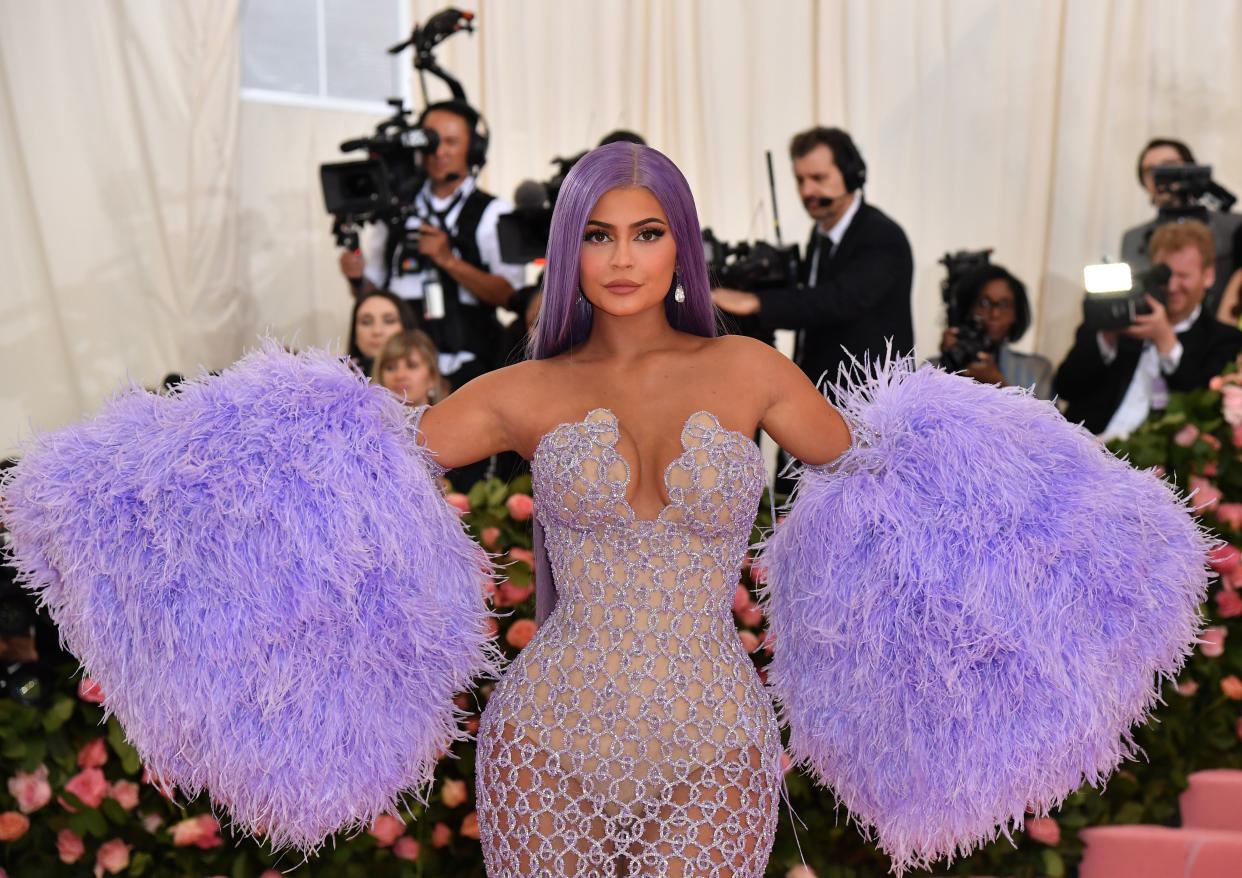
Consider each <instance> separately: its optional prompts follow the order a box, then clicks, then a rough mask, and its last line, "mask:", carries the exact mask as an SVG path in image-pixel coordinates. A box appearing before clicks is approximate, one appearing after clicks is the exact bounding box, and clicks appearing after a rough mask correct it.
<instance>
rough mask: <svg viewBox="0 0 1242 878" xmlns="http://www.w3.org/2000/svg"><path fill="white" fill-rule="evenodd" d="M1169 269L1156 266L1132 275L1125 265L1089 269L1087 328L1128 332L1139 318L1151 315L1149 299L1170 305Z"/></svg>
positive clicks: (1085, 302)
mask: <svg viewBox="0 0 1242 878" xmlns="http://www.w3.org/2000/svg"><path fill="white" fill-rule="evenodd" d="M1172 274H1173V273H1172V272H1171V271H1170V270H1169V267H1168V266H1167V265H1164V264H1160V265H1153V266H1152V267H1151V268H1149V269H1147V270H1146V271H1143V272H1139V273H1138V274H1136V275H1132V273H1131V270H1130V266H1129V265H1128V264H1126V263H1124V262H1109V263H1104V264H1102V265H1088V266H1086V267H1085V268H1083V270H1082V275H1083V285H1084V286H1085V287H1086V290H1087V295H1086V297H1085V298H1084V299H1083V301H1082V316H1083V325H1085V326H1086V327H1088V328H1089V329H1094V330H1097V331H1099V330H1116V329H1125V328H1126V327H1127V326H1130V325H1132V324H1133V323H1134V319H1135V317H1137V316H1138V315H1139V314H1150V313H1151V306H1149V305H1148V304H1147V296H1149V295H1150V296H1151V297H1152V298H1153V299H1155V300H1156V301H1158V302H1159V303H1160V304H1162V305H1163V304H1165V303H1166V302H1167V301H1168V291H1169V278H1170V277H1172Z"/></svg>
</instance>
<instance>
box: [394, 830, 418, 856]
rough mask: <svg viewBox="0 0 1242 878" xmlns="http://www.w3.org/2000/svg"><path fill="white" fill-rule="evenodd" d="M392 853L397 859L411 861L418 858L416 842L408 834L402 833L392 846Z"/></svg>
mask: <svg viewBox="0 0 1242 878" xmlns="http://www.w3.org/2000/svg"><path fill="white" fill-rule="evenodd" d="M392 855H393V856H394V857H396V858H397V859H398V860H409V861H410V862H413V861H414V860H417V859H418V842H417V841H415V840H414V839H412V838H410V837H409V836H408V835H403V836H401V837H400V838H399V839H397V843H396V844H394V845H393V846H392Z"/></svg>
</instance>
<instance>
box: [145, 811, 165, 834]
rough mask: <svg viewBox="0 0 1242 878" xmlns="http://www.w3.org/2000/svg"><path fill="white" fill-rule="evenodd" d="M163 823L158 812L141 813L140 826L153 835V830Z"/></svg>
mask: <svg viewBox="0 0 1242 878" xmlns="http://www.w3.org/2000/svg"><path fill="white" fill-rule="evenodd" d="M163 825H164V818H163V817H161V816H160V815H159V814H143V815H142V828H143V829H145V830H146V831H147V832H149V833H151V834H152V835H155V831H156V830H157V829H159V828H160V827H161V826H163Z"/></svg>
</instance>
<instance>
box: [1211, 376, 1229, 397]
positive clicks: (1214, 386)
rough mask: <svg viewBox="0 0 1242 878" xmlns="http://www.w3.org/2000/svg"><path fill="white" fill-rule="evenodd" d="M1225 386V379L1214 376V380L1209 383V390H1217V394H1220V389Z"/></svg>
mask: <svg viewBox="0 0 1242 878" xmlns="http://www.w3.org/2000/svg"><path fill="white" fill-rule="evenodd" d="M1224 386H1225V379H1224V378H1222V377H1221V376H1219V375H1216V376H1214V377H1213V378H1212V380H1211V381H1209V382H1208V390H1215V391H1216V392H1217V393H1220V389H1221V388H1222V387H1224Z"/></svg>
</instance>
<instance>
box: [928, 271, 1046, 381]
mask: <svg viewBox="0 0 1242 878" xmlns="http://www.w3.org/2000/svg"><path fill="white" fill-rule="evenodd" d="M972 321H973V322H976V323H977V324H978V325H979V326H980V327H982V329H983V330H984V332H985V333H986V334H987V345H986V348H985V349H984V350H983V351H981V352H980V353H979V355H978V356H977V357H976V358H975V360H974V361H973V362H972V363H971V364H970V365H969V366H967V367H966V368H965V369H964V370H962V371H963V374H965V375H969V376H970V377H971V378H974V379H975V380H976V381H981V382H983V383H985V384H999V385H1001V386H1014V387H1026V388H1030V389H1032V390H1033V392H1034V394H1035V396H1037V397H1039V398H1040V399H1050V398H1051V396H1052V363H1051V361H1049V360H1048V358H1047V357H1043V356H1040V355H1039V354H1023V353H1019V352H1018V351H1015V350H1013V348H1011V347H1010V346H1009V343H1010V342H1015V341H1017V340H1018V339H1020V338H1022V336H1023V335H1024V334H1025V333H1026V330H1027V329H1028V328H1029V327H1030V325H1031V303H1030V301H1029V300H1028V299H1027V297H1026V286H1025V285H1024V284H1023V283H1022V281H1020V280H1018V279H1017V278H1016V277H1014V276H1013V275H1012V274H1010V273H1009V271H1008V270H1007V269H1005V268H1004V267H1002V266H1000V265H984V266H981V267H979V268H976V269H974V270H973V271H971V272H969V273H968V274H966V275H965V276H964V277H962V279H961V280H959V281H958V282H957V285H956V286H955V287H954V289H953V292H952V301H951V302H950V304H949V328H948V329H946V330H945V331H944V335H943V336H942V337H941V339H940V352H941V353H944V352H945V351H948V350H950V349H951V348H953V347H954V346H955V345H957V343H958V340H959V331H958V328H959V327H962V326H965V325H967V324H969V323H971V322H972Z"/></svg>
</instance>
